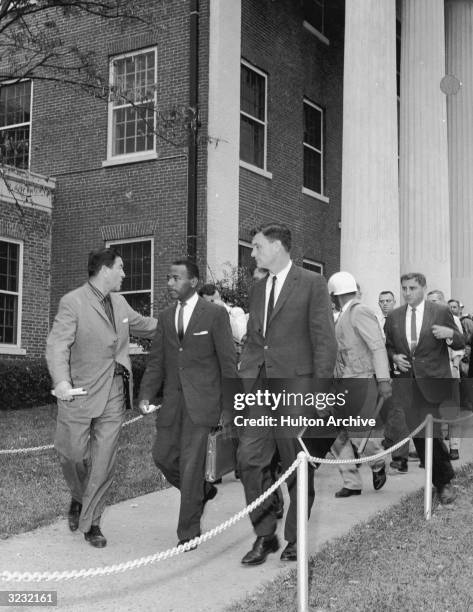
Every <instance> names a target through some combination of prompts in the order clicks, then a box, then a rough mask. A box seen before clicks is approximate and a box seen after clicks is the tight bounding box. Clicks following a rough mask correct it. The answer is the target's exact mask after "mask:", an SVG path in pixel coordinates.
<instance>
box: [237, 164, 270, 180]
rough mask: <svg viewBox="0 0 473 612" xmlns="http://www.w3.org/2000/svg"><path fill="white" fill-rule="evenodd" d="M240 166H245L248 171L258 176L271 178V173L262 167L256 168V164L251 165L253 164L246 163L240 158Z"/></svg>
mask: <svg viewBox="0 0 473 612" xmlns="http://www.w3.org/2000/svg"><path fill="white" fill-rule="evenodd" d="M240 168H245V169H246V170H249V171H250V172H254V173H255V174H259V175H260V176H264V178H267V179H272V178H273V173H272V172H268V171H267V170H263V168H258V166H253V164H248V163H247V162H245V161H242V160H240Z"/></svg>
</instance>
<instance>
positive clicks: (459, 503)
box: [227, 465, 473, 612]
mask: <svg viewBox="0 0 473 612" xmlns="http://www.w3.org/2000/svg"><path fill="white" fill-rule="evenodd" d="M456 481H457V484H458V498H457V500H456V501H455V503H453V504H451V505H450V506H434V509H433V515H432V519H431V521H430V522H426V521H425V519H424V517H423V493H422V492H418V493H415V494H412V495H410V496H408V497H406V498H404V499H403V500H402V501H401V502H400V503H399V504H397V505H396V506H394V507H393V508H391V509H389V510H387V511H384V512H382V513H380V514H378V515H377V516H376V517H375V518H374V519H372V520H370V521H369V522H367V523H364V524H362V525H359V526H357V527H355V528H354V529H353V530H352V531H351V532H350V533H348V534H347V535H346V536H344V537H341V538H339V539H337V540H334V541H333V542H331V543H329V544H328V545H327V546H325V547H324V548H323V549H322V550H321V552H320V553H318V554H317V555H316V556H315V557H313V558H312V559H311V561H310V567H309V571H310V586H309V588H310V592H309V606H310V610H311V612H328V611H332V610H333V611H343V612H346V611H349V612H379V611H380V610H383V611H389V612H405V611H408V610H416V611H422V610H425V611H433V612H437V611H438V612H440V611H442V612H467V611H468V610H473V580H472V578H471V575H472V571H473V538H472V535H473V520H472V518H473V516H472V515H473V507H472V505H473V500H472V498H473V466H472V465H468V466H465V467H464V468H463V469H462V470H461V471H460V472H459V473H458V476H457V479H456ZM227 610H228V612H268V610H271V612H292V611H295V610H297V586H296V573H295V571H291V572H290V574H289V575H287V574H286V575H283V576H282V577H281V579H279V580H276V581H273V582H271V583H269V584H268V585H267V586H265V587H264V588H263V589H261V591H260V592H258V594H257V595H256V596H255V595H254V596H252V597H249V598H248V599H246V600H244V601H242V602H239V603H237V604H234V605H232V606H231V607H229V608H227Z"/></svg>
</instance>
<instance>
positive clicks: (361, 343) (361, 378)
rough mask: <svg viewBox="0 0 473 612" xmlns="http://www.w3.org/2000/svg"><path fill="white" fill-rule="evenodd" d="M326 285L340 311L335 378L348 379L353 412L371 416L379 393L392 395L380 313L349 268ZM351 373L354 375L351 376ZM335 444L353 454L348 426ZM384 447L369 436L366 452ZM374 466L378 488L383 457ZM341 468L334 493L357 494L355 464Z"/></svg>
mask: <svg viewBox="0 0 473 612" xmlns="http://www.w3.org/2000/svg"><path fill="white" fill-rule="evenodd" d="M328 290H329V293H330V295H331V297H332V299H333V300H334V302H336V303H337V305H338V307H339V309H340V311H341V313H340V316H339V318H338V320H337V324H336V326H335V336H336V339H337V344H338V352H337V363H336V365H335V372H334V375H335V378H336V379H342V378H343V379H345V380H344V385H343V386H344V388H346V387H348V390H349V393H348V396H347V397H348V405H349V407H350V412H351V414H352V415H353V416H356V415H357V414H359V411H360V410H362V409H363V411H365V410H367V411H368V413H369V412H371V415H370V416H373V413H374V410H375V406H376V399H377V396H378V395H381V396H382V397H383V398H384V399H387V398H389V397H390V396H391V380H390V375H389V361H388V356H387V353H386V348H385V345H384V338H383V334H382V332H381V328H380V326H379V323H378V320H377V318H376V315H375V314H374V313H373V312H372V311H371V310H370V309H369V308H368V307H367V306H365V305H364V304H362V303H361V302H360V299H359V298H358V297H357V294H358V287H357V283H356V280H355V278H354V277H353V276H352V275H351V274H350V273H349V272H337V273H336V274H333V275H332V276H331V277H330V279H329V281H328ZM347 379H356V381H350V382H348V380H347ZM350 395H351V398H352V399H351V400H350ZM365 416H367V415H365ZM332 449H333V451H334V453H335V454H336V455H337V456H339V457H340V456H341V457H342V458H344V459H348V458H354V454H353V450H352V446H351V443H350V440H349V437H348V433H347V432H346V431H342V432H341V433H340V435H339V436H338V438H337V440H336V441H335V443H334V445H333V447H332ZM381 450H382V446H381V442H380V440H378V439H374V438H370V439H369V440H368V443H367V444H366V447H365V454H366V455H374V454H376V453H378V452H379V451H381ZM371 469H372V470H373V486H374V488H375V490H379V489H381V487H382V486H383V485H384V484H385V482H386V469H385V463H384V460H383V459H379V460H377V461H375V462H373V463H372V464H371ZM340 472H341V474H342V477H343V479H344V486H343V487H342V489H340V491H337V493H335V497H350V496H351V495H359V494H360V493H361V487H362V483H361V477H360V474H359V472H358V469H357V468H356V466H355V465H354V464H344V465H343V467H341V468H340Z"/></svg>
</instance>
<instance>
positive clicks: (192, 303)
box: [177, 291, 199, 308]
mask: <svg viewBox="0 0 473 612" xmlns="http://www.w3.org/2000/svg"><path fill="white" fill-rule="evenodd" d="M198 299H199V296H198V294H197V292H196V291H194V293H193V294H192V295H191V297H190V298H187V300H185V302H186V306H191V307H192V308H194V307H195V305H196V304H197V300H198ZM177 303H178V304H179V305H180V304H181V302H180V301H178V302H177Z"/></svg>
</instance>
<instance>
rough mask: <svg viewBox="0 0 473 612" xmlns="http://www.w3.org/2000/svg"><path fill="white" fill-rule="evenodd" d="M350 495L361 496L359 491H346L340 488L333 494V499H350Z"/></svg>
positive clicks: (344, 488)
mask: <svg viewBox="0 0 473 612" xmlns="http://www.w3.org/2000/svg"><path fill="white" fill-rule="evenodd" d="M352 495H361V489H347V488H346V487H342V488H341V489H340V491H337V492H336V493H335V497H351V496H352Z"/></svg>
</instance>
